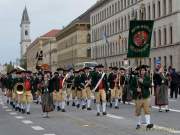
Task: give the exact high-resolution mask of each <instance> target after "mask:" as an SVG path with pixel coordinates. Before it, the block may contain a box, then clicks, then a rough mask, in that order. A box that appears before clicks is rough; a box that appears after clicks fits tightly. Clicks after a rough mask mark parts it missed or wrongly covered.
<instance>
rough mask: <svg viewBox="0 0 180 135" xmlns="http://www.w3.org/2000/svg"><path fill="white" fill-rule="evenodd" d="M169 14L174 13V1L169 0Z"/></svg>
mask: <svg viewBox="0 0 180 135" xmlns="http://www.w3.org/2000/svg"><path fill="white" fill-rule="evenodd" d="M169 13H172V0H169Z"/></svg>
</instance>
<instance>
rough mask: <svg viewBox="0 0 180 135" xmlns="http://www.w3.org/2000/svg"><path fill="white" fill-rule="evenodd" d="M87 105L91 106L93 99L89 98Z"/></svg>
mask: <svg viewBox="0 0 180 135" xmlns="http://www.w3.org/2000/svg"><path fill="white" fill-rule="evenodd" d="M87 107H88V108H90V107H91V99H88V100H87Z"/></svg>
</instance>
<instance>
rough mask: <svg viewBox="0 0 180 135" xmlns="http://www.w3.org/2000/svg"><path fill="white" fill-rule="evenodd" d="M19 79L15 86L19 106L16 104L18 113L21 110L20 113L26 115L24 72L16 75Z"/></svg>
mask: <svg viewBox="0 0 180 135" xmlns="http://www.w3.org/2000/svg"><path fill="white" fill-rule="evenodd" d="M16 75H17V77H16V80H15V86H14V90H15V92H16V97H17V104H16V108H15V109H16V111H17V110H19V112H22V113H25V103H26V99H25V89H24V80H23V78H22V76H23V72H22V71H18V72H17V73H16Z"/></svg>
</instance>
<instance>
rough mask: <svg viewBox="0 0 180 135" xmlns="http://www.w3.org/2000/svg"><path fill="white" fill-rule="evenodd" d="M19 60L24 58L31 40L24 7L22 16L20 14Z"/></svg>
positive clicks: (27, 17)
mask: <svg viewBox="0 0 180 135" xmlns="http://www.w3.org/2000/svg"><path fill="white" fill-rule="evenodd" d="M20 28H21V41H20V45H21V59H22V58H23V57H25V54H26V50H27V47H28V46H29V45H30V44H31V38H30V20H29V16H28V12H27V9H26V7H25V9H24V11H23V14H22V19H21V24H20Z"/></svg>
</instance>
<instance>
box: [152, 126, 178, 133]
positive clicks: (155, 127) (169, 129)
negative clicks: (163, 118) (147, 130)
mask: <svg viewBox="0 0 180 135" xmlns="http://www.w3.org/2000/svg"><path fill="white" fill-rule="evenodd" d="M154 129H157V130H162V131H165V132H168V133H173V134H180V131H179V130H175V129H173V128H167V127H162V126H158V125H154Z"/></svg>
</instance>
